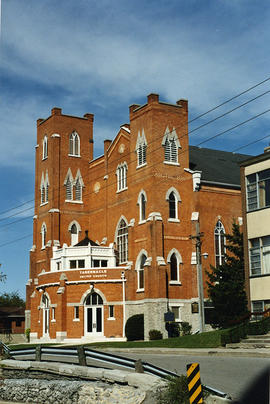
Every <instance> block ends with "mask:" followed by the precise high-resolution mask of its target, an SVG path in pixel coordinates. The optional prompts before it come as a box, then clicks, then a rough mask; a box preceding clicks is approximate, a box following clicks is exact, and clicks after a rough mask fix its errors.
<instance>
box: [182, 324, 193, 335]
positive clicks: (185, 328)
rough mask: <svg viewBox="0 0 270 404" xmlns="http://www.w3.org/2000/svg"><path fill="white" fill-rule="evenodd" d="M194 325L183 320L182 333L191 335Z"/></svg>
mask: <svg viewBox="0 0 270 404" xmlns="http://www.w3.org/2000/svg"><path fill="white" fill-rule="evenodd" d="M191 328H192V326H191V325H190V324H189V323H188V322H187V321H183V322H182V323H181V325H180V330H181V335H190V334H191Z"/></svg>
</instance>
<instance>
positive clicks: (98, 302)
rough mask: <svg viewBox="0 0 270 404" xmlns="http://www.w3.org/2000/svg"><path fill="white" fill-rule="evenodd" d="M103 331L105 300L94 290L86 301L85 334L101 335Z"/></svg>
mask: <svg viewBox="0 0 270 404" xmlns="http://www.w3.org/2000/svg"><path fill="white" fill-rule="evenodd" d="M103 333H104V332H103V300H102V298H101V296H100V295H98V294H97V293H95V292H93V293H91V294H89V295H88V296H87V297H86V299H85V303H84V335H85V336H92V337H99V336H103Z"/></svg>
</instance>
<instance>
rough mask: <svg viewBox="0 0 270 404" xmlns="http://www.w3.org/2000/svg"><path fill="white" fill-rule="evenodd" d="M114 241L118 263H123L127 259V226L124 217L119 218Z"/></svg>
mask: <svg viewBox="0 0 270 404" xmlns="http://www.w3.org/2000/svg"><path fill="white" fill-rule="evenodd" d="M116 243H117V250H118V258H119V264H123V263H124V262H127V260H128V226H127V223H126V221H125V220H124V219H121V220H120V223H119V225H118V229H117V237H116Z"/></svg>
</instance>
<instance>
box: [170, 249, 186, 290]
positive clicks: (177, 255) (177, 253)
mask: <svg viewBox="0 0 270 404" xmlns="http://www.w3.org/2000/svg"><path fill="white" fill-rule="evenodd" d="M173 254H175V256H176V260H177V279H176V280H169V285H182V282H181V280H180V268H181V265H183V260H182V256H181V254H180V253H179V251H178V250H176V248H173V249H172V250H171V251H170V252H169V254H168V257H167V263H168V265H169V269H171V268H170V262H171V256H172V255H173ZM170 276H171V274H170Z"/></svg>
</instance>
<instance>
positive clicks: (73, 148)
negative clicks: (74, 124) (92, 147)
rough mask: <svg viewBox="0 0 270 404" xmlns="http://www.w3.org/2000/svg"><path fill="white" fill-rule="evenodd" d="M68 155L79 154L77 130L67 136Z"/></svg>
mask: <svg viewBox="0 0 270 404" xmlns="http://www.w3.org/2000/svg"><path fill="white" fill-rule="evenodd" d="M69 155H70V156H77V157H79V156H80V136H79V135H78V133H77V132H72V133H71V135H70V136H69Z"/></svg>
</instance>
